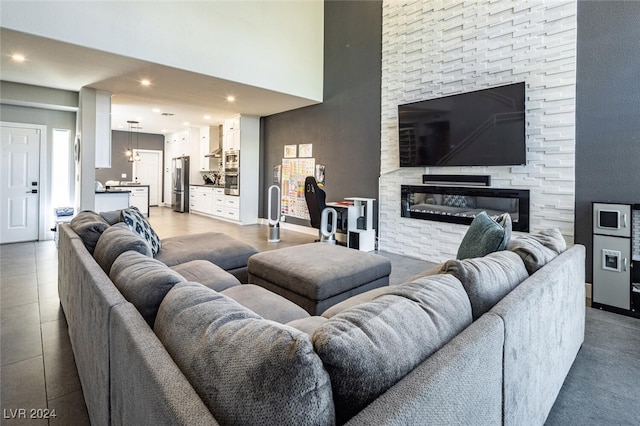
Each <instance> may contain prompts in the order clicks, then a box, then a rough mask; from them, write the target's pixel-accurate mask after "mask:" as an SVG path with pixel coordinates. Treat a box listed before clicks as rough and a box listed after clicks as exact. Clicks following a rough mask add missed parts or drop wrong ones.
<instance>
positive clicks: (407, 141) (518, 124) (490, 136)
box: [398, 83, 527, 167]
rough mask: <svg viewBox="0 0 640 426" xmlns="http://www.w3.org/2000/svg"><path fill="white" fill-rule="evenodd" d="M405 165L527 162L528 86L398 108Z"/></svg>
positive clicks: (467, 94)
mask: <svg viewBox="0 0 640 426" xmlns="http://www.w3.org/2000/svg"><path fill="white" fill-rule="evenodd" d="M398 129H399V149H400V167H415V166H512V165H521V164H526V160H527V154H526V141H525V84H524V83H515V84H509V85H506V86H499V87H493V88H490V89H484V90H477V91H474V92H468V93H462V94H458V95H452V96H446V97H442V98H437V99H430V100H426V101H420V102H414V103H410V104H405V105H399V106H398Z"/></svg>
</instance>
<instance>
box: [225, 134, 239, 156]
mask: <svg viewBox="0 0 640 426" xmlns="http://www.w3.org/2000/svg"><path fill="white" fill-rule="evenodd" d="M222 139H223V142H222V143H223V146H224V150H225V151H238V150H239V149H240V145H241V143H240V130H231V131H230V132H229V133H227V134H225V135H223V136H222Z"/></svg>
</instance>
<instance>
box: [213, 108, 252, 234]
mask: <svg viewBox="0 0 640 426" xmlns="http://www.w3.org/2000/svg"><path fill="white" fill-rule="evenodd" d="M222 129H223V149H224V150H225V151H228V150H232V149H233V150H238V151H239V152H240V160H239V170H238V181H239V195H238V196H227V197H233V198H229V199H227V198H226V197H225V205H224V207H223V212H224V217H225V218H227V219H230V220H234V221H238V222H241V223H242V224H254V223H257V221H258V194H259V180H260V179H259V178H260V177H259V175H258V172H259V170H260V118H259V117H256V116H250V115H236V116H233V117H229V118H228V119H226V120H225V121H224V123H223V126H222ZM234 199H235V205H233V204H234V203H231V201H232V200H234Z"/></svg>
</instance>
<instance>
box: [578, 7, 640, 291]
mask: <svg viewBox="0 0 640 426" xmlns="http://www.w3.org/2000/svg"><path fill="white" fill-rule="evenodd" d="M639 19H640V2H636V1H583V0H581V1H578V57H577V60H578V67H577V86H576V92H577V93H576V95H577V97H576V210H575V212H576V213H575V214H576V218H575V220H576V224H575V242H576V243H579V244H584V245H586V246H587V270H586V273H587V281H588V282H591V280H592V256H593V251H592V236H591V229H592V228H591V226H592V213H591V209H592V206H591V203H592V202H593V201H599V202H619V203H640V83H639V79H640V48H639V45H638V40H640V25H639V22H640V21H639Z"/></svg>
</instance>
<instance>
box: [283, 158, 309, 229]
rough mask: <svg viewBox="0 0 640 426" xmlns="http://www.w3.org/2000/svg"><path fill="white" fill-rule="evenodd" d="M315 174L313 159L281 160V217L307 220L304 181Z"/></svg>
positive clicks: (307, 212) (307, 211)
mask: <svg viewBox="0 0 640 426" xmlns="http://www.w3.org/2000/svg"><path fill="white" fill-rule="evenodd" d="M314 172H315V158H303V159H297V158H295V159H287V158H284V159H283V160H282V173H281V174H282V186H281V188H282V202H281V204H280V210H281V213H282V215H286V216H291V217H297V218H300V219H306V220H309V210H308V209H307V200H306V199H305V196H304V181H305V179H306V177H307V176H313V174H314Z"/></svg>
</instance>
